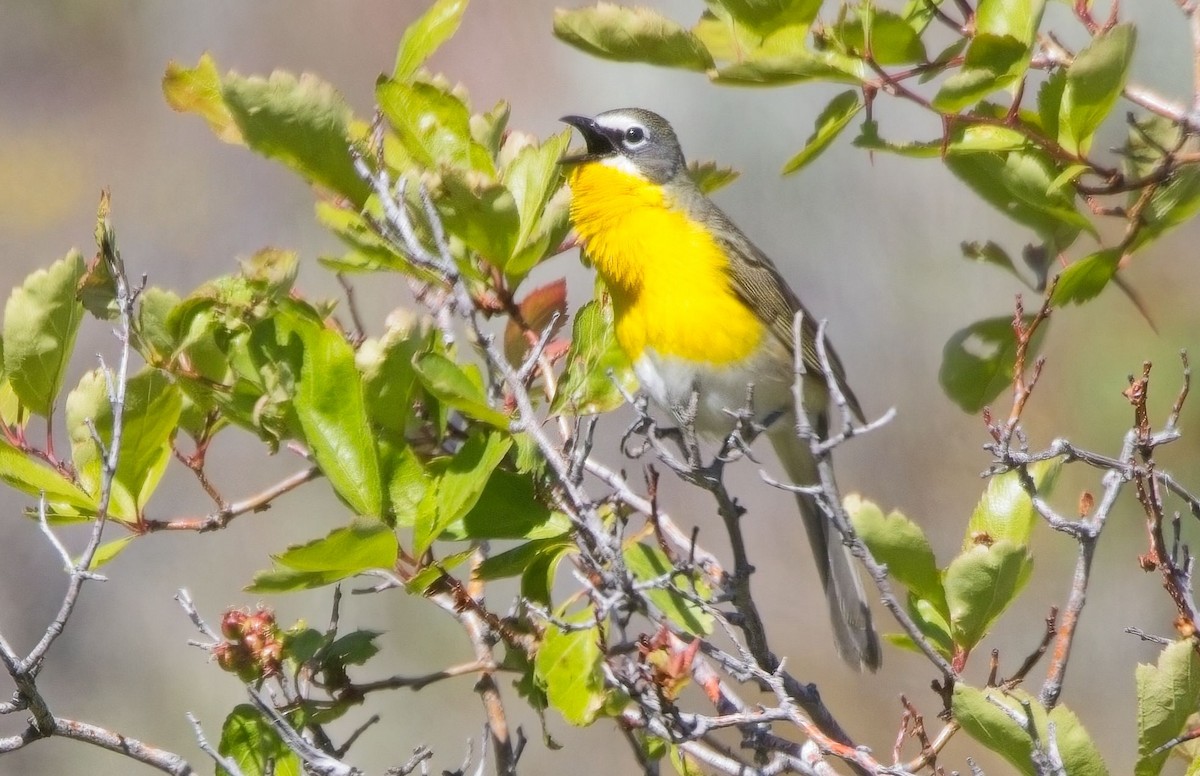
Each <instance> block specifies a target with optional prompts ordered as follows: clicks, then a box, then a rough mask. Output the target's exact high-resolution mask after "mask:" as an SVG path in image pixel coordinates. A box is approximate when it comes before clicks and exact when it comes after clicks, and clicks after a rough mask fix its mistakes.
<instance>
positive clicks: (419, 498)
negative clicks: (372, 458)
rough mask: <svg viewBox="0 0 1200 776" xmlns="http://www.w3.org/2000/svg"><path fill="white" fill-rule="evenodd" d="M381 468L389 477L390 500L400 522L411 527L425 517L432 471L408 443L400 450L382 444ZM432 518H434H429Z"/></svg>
mask: <svg viewBox="0 0 1200 776" xmlns="http://www.w3.org/2000/svg"><path fill="white" fill-rule="evenodd" d="M380 468H381V470H382V471H383V473H384V476H385V477H386V478H387V485H388V500H389V501H390V502H391V513H392V516H393V520H394V522H395V523H396V524H397V525H402V526H412V525H413V524H415V523H416V522H417V521H418V520H419V519H422V518H421V517H420V515H421V514H422V512H423V510H422V505H423V504H424V502H425V494H426V491H427V490H428V489H429V472H428V471H427V470H426V469H425V466H424V465H423V464H422V463H421V459H420V458H418V457H417V454H416V453H414V452H413V450H412V448H410V447H409V446H408V445H402V446H400V447H399V448H398V449H397V448H395V447H392V446H391V445H385V444H382V441H381V445H380ZM428 519H432V518H428Z"/></svg>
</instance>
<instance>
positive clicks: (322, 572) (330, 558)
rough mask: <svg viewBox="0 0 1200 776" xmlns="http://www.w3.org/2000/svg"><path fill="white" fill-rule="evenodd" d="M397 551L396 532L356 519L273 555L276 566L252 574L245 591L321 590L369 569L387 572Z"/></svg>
mask: <svg viewBox="0 0 1200 776" xmlns="http://www.w3.org/2000/svg"><path fill="white" fill-rule="evenodd" d="M399 548H400V545H399V542H398V541H397V540H396V534H395V532H394V531H393V530H392V529H391V528H390V527H389V526H388V525H387V524H386V523H383V522H382V521H380V520H374V519H371V518H359V519H356V520H354V521H353V522H351V523H350V524H349V525H346V526H342V527H340V528H335V529H334V530H332V531H330V532H329V533H328V534H326V535H325V536H323V537H321V538H320V539H314V540H312V541H310V542H306V543H304V544H297V545H293V546H291V547H289V548H287V549H286V550H285V551H283V552H282V553H279V554H278V555H272V556H271V557H272V559H273V560H274V561H275V563H276V564H277V565H276V566H275V567H274V568H272V569H269V570H267V571H260V572H258V573H257V574H255V575H254V581H253V582H252V583H251V584H250V585H248V586H247V587H246V590H247V591H249V592H252V593H286V592H292V591H294V590H306V589H309V588H314V587H323V586H325V585H330V584H333V583H334V582H338V581H340V580H343V579H346V578H347V577H352V576H355V575H356V574H360V573H362V572H364V571H369V570H371V569H378V568H383V569H390V568H392V566H393V565H395V563H396V555H397V553H398V552H399Z"/></svg>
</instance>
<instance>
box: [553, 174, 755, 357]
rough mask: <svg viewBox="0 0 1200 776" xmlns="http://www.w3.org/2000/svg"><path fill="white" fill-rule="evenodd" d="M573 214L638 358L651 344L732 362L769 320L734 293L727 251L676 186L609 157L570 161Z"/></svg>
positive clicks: (621, 335)
mask: <svg viewBox="0 0 1200 776" xmlns="http://www.w3.org/2000/svg"><path fill="white" fill-rule="evenodd" d="M569 183H570V185H571V221H572V222H573V223H574V225H575V230H576V231H577V232H578V234H579V239H580V241H581V242H582V243H583V247H584V249H585V250H586V252H587V255H588V257H589V258H590V259H591V261H592V263H593V264H594V265H595V267H596V271H597V272H599V273H600V276H601V277H602V278H603V279H604V282H605V284H606V285H607V286H608V288H609V292H610V293H611V294H612V298H613V310H614V313H615V317H616V335H617V341H618V342H619V343H620V345H621V348H622V349H623V350H624V351H625V353H626V354H627V355H628V356H629V358H630V360H631V361H634V362H636V361H637V360H638V359H639V358H641V357H642V356H643V355H645V352H646V350H647V349H652V350H653V351H654V353H655V354H657V355H658V356H668V357H677V358H679V359H682V360H684V361H688V362H695V363H697V365H698V366H699V365H701V364H708V365H712V366H718V367H719V366H733V365H736V364H737V363H738V362H740V361H742V360H743V359H745V358H747V357H748V356H750V355H752V354H753V353H755V352H756V351H757V350H758V347H759V345H760V344H761V342H762V338H763V336H764V334H765V333H766V327H765V326H764V324H763V322H762V321H761V320H760V319H759V318H758V316H757V315H756V314H755V312H754V311H753V310H751V309H750V308H749V307H747V306H746V304H745V303H744V302H742V300H741V299H740V298H739V297H738V296H737V295H736V294H735V292H734V290H733V285H732V281H731V278H730V275H729V269H728V267H729V258H728V256H727V255H726V254H725V252H724V251H723V250H722V249H721V247H720V246H719V245H718V244H717V242H716V240H714V239H713V238H712V236H711V235H710V234H709V232H708V230H707V229H706V228H705V227H704V225H703V224H701V223H698V222H696V221H694V220H692V219H691V218H689V217H688V215H687V213H686V212H684V211H683V210H682V209H679V208H677V207H675V206H674V203H673V202H672V201H671V199H670V196H669V192H668V191H666V190H665V189H664V187H662V186H659V185H656V184H653V183H651V182H649V181H647V180H646V179H644V178H642V177H641V176H639V175H637V174H636V173H634V172H631V171H628V170H625V169H620V168H619V167H617V166H615V165H611V164H606V163H605V162H603V161H593V162H586V163H583V164H579V165H578V166H576V167H574V168H572V169H571V172H570V175H569Z"/></svg>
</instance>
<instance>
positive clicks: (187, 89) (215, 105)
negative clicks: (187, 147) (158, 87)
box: [162, 54, 245, 145]
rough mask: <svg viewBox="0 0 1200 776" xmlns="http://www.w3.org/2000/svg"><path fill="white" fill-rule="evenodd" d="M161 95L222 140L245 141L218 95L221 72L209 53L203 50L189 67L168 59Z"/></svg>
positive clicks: (234, 142) (237, 143)
mask: <svg viewBox="0 0 1200 776" xmlns="http://www.w3.org/2000/svg"><path fill="white" fill-rule="evenodd" d="M162 90H163V97H165V98H166V100H167V104H168V105H170V106H171V108H172V109H173V110H176V111H178V112H180V113H195V114H196V115H198V116H199V117H200V118H202V119H204V121H205V122H206V123H207V124H208V128H209V129H211V130H212V132H213V134H214V135H216V136H217V138H218V139H220V140H221V141H223V142H226V143H232V144H233V145H245V141H244V140H243V139H242V132H241V130H240V129H238V126H237V123H236V122H235V121H234V120H233V114H231V113H230V112H229V107H228V106H227V105H226V104H225V99H224V98H223V97H222V96H221V74H220V73H219V72H217V65H216V62H214V61H213V58H212V56H211V55H209V54H203V55H201V57H200V61H199V62H198V63H197V64H196V66H195V67H193V68H186V67H184V66H183V65H181V64H179V63H178V62H176V61H174V60H171V61H170V62H168V63H167V72H166V73H165V74H164V75H163V80H162Z"/></svg>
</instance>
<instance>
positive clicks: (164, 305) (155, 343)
mask: <svg viewBox="0 0 1200 776" xmlns="http://www.w3.org/2000/svg"><path fill="white" fill-rule="evenodd" d="M179 302H180V299H179V296H178V295H177V294H175V293H173V292H171V291H167V290H164V289H161V288H158V287H157V286H148V287H147V288H145V289H143V290H142V293H140V294H138V307H137V314H136V316H135V317H134V325H133V330H134V333H135V334H136V335H137V337H136V340H135V344H136V347H137V348H138V352H139V353H141V354H142V357H143V358H145V359H146V361H147V362H148V363H150V364H153V365H154V366H161V365H162V363H163V362H164V361H166V359H167V358H168V357H169V356H170V355H171V353H172V351H174V349H175V338H174V336H172V334H171V330H170V327H169V326H168V325H167V320H168V318H169V317H170V315H171V311H172V310H174V309H175V305H177V304H179Z"/></svg>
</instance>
